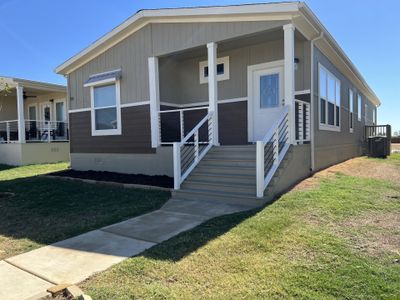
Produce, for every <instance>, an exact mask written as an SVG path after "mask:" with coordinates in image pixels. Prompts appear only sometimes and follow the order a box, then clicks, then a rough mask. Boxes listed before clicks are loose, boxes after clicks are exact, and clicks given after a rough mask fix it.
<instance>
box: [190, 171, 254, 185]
mask: <svg viewBox="0 0 400 300" xmlns="http://www.w3.org/2000/svg"><path fill="white" fill-rule="evenodd" d="M189 177H190V179H193V180H203V179H204V178H207V179H209V180H212V181H214V182H230V183H242V184H254V185H255V184H256V183H255V182H256V175H255V174H254V172H253V174H252V175H245V174H237V173H236V172H235V173H233V174H232V173H231V174H229V173H223V172H215V173H213V172H202V171H198V170H195V171H194V172H193V173H192V174H191V175H190V176H189Z"/></svg>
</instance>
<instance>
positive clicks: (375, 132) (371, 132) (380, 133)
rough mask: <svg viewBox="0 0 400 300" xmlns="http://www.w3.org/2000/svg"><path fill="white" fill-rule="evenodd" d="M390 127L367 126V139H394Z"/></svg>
mask: <svg viewBox="0 0 400 300" xmlns="http://www.w3.org/2000/svg"><path fill="white" fill-rule="evenodd" d="M391 131H392V130H391V126H390V125H366V126H365V139H366V140H367V139H368V138H371V137H387V138H389V140H390V139H391V138H392V132H391Z"/></svg>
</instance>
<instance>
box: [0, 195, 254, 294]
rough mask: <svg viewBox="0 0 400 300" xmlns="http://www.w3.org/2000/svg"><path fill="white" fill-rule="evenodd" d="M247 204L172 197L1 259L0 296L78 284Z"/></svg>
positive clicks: (33, 292)
mask: <svg viewBox="0 0 400 300" xmlns="http://www.w3.org/2000/svg"><path fill="white" fill-rule="evenodd" d="M251 208H252V207H249V206H242V205H232V204H227V203H223V202H218V201H215V202H211V201H189V200H176V199H171V200H169V201H168V202H167V203H166V204H165V205H164V206H163V207H162V208H161V209H160V210H157V211H154V212H151V213H148V214H145V215H142V216H139V217H136V218H132V219H129V220H127V221H124V222H121V223H117V224H114V225H111V226H106V227H103V228H101V229H99V230H94V231H91V232H88V233H85V234H82V235H79V236H76V237H73V238H70V239H67V240H64V241H61V242H58V243H55V244H52V245H49V246H45V247H43V248H39V249H36V250H33V251H30V252H27V253H24V254H21V255H17V256H14V257H11V258H8V259H5V260H4V261H0V299H1V300H24V299H38V298H40V297H43V296H46V295H47V293H46V289H47V288H49V287H51V286H53V285H55V284H60V283H70V284H76V283H79V282H81V281H82V280H85V279H86V278H88V277H89V276H91V275H93V274H94V273H97V272H101V271H104V270H106V269H108V268H109V267H111V266H112V265H114V264H117V263H119V262H121V261H123V260H125V259H127V258H129V257H132V256H135V255H138V254H139V253H141V252H143V251H144V250H146V249H148V248H150V247H152V246H154V245H156V244H157V243H161V242H163V241H165V240H167V239H170V238H171V237H173V236H175V235H177V234H179V233H181V232H183V231H186V230H189V229H192V228H194V227H196V226H198V225H199V224H201V223H203V222H205V221H207V220H209V219H211V218H214V217H217V216H221V215H225V214H231V213H235V212H239V211H245V210H249V209H251Z"/></svg>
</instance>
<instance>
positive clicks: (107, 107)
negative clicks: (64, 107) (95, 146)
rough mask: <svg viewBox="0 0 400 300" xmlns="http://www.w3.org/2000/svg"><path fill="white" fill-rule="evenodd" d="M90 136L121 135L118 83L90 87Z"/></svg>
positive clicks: (116, 81)
mask: <svg viewBox="0 0 400 300" xmlns="http://www.w3.org/2000/svg"><path fill="white" fill-rule="evenodd" d="M90 95H91V123H92V135H93V136H98V135H120V134H121V100H120V82H119V80H115V81H114V82H111V83H104V84H100V85H95V84H94V85H91V86H90Z"/></svg>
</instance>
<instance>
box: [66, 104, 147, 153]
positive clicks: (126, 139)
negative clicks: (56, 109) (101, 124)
mask: <svg viewBox="0 0 400 300" xmlns="http://www.w3.org/2000/svg"><path fill="white" fill-rule="evenodd" d="M69 118H70V134H71V135H70V140H71V153H155V150H154V149H152V148H151V131H150V106H149V105H142V106H133V107H126V108H123V109H121V121H122V134H121V135H110V136H92V132H91V116H90V112H78V113H72V114H70V115H69Z"/></svg>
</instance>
